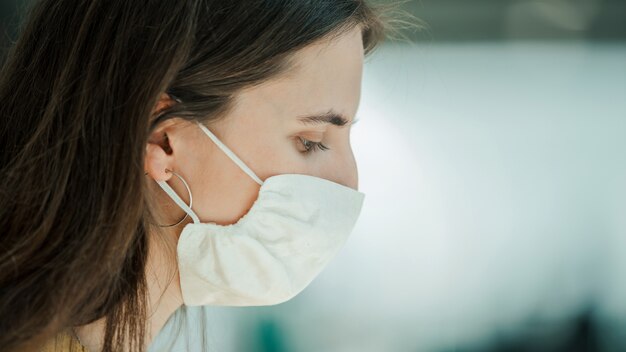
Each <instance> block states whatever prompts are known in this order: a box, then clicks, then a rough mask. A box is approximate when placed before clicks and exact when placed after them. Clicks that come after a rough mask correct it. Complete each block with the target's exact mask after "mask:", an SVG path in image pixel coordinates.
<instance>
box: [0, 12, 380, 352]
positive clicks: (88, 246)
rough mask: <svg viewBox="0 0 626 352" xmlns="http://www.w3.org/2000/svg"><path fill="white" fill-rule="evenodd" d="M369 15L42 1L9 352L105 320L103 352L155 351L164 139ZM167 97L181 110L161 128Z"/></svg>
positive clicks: (10, 101)
mask: <svg viewBox="0 0 626 352" xmlns="http://www.w3.org/2000/svg"><path fill="white" fill-rule="evenodd" d="M389 9H392V7H389V6H388V7H375V6H371V5H367V4H366V3H365V2H364V1H361V0H318V1H295V0H286V1H270V0H268V1H221V0H183V1H181V0H171V1H164V0H159V1H156V0H148V1H127V0H74V1H69V0H41V1H36V2H35V3H34V4H33V6H32V7H31V8H30V9H29V11H28V13H27V16H26V19H25V20H24V22H23V24H22V26H21V28H20V31H19V33H20V34H19V37H18V40H17V41H16V42H15V43H13V46H12V47H11V48H10V50H9V51H8V53H7V55H6V59H5V62H4V64H3V67H2V71H1V72H0V118H1V126H0V229H1V230H0V231H2V233H1V235H0V350H2V351H18V350H19V351H24V350H34V349H36V348H37V347H38V346H39V345H40V344H41V343H42V342H44V341H46V340H47V339H49V338H51V337H52V336H54V335H55V334H57V333H58V332H59V331H61V330H62V329H64V328H66V327H69V326H74V325H82V324H86V323H89V322H92V321H95V320H97V319H99V318H102V317H105V318H106V329H105V330H106V331H105V345H104V351H119V350H122V349H123V348H125V347H123V346H130V349H131V350H133V351H139V350H143V349H144V346H143V343H144V339H145V336H144V335H145V322H146V308H145V307H146V299H147V298H146V277H145V273H144V271H145V266H146V260H147V256H148V249H149V248H150V247H149V244H150V241H151V240H153V238H149V234H150V233H152V232H153V226H151V225H150V224H153V223H159V221H158V220H156V218H157V217H156V215H155V212H154V211H153V208H152V207H153V205H152V204H151V202H150V197H149V195H148V194H147V193H148V192H147V191H146V190H147V182H150V179H148V178H146V177H145V176H144V170H143V161H144V153H145V146H146V143H147V140H148V137H149V135H150V132H151V131H152V129H153V128H154V127H155V126H156V125H158V124H159V123H160V122H162V121H164V120H166V119H169V118H172V117H181V118H185V119H189V120H201V121H207V120H210V119H215V118H217V116H220V115H223V114H224V113H225V112H226V111H228V108H229V103H230V102H231V98H232V97H233V95H234V94H236V93H237V92H238V91H239V90H240V89H242V88H244V87H249V86H251V85H254V84H257V83H260V82H263V81H265V80H268V79H269V78H272V77H275V76H276V75H278V74H280V73H282V72H286V71H287V69H288V68H289V67H290V66H289V55H290V54H293V53H294V52H295V51H296V50H298V49H299V48H302V47H304V46H306V45H308V44H310V43H313V42H314V41H317V40H320V39H322V38H329V37H330V36H332V35H337V34H340V33H343V31H344V30H347V29H350V28H352V26H354V25H356V24H360V25H362V26H363V32H362V33H363V40H364V46H365V52H366V54H369V53H370V52H371V51H372V50H373V49H374V48H375V47H376V46H377V44H378V43H380V42H381V40H382V39H383V38H384V37H385V33H386V32H387V27H386V25H385V24H386V23H388V22H387V21H385V14H387V13H391V12H390V11H388V10H389ZM162 92H168V93H170V94H172V95H174V96H176V97H178V98H180V99H181V100H182V102H181V103H177V104H174V105H173V106H169V107H167V108H166V109H165V110H163V111H160V112H159V114H158V116H153V114H152V108H153V107H154V106H155V104H156V103H157V100H158V98H159V97H160V94H161V93H162Z"/></svg>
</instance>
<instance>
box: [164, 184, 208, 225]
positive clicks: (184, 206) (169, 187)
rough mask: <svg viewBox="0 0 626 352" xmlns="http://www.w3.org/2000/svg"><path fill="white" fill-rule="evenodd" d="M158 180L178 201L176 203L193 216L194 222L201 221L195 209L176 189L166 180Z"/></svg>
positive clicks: (173, 198) (174, 199)
mask: <svg viewBox="0 0 626 352" xmlns="http://www.w3.org/2000/svg"><path fill="white" fill-rule="evenodd" d="M156 182H157V183H158V184H159V186H161V188H162V189H163V190H164V191H165V192H166V193H167V194H168V195H169V196H170V197H171V198H172V200H173V201H174V202H176V204H178V206H179V207H181V208H182V209H183V210H184V211H185V212H186V213H187V214H189V216H191V218H192V219H193V222H194V224H198V223H200V219H199V218H198V215H196V213H194V212H193V210H191V208H190V207H189V206H188V205H187V204H185V202H184V201H183V200H182V199H180V197H179V196H178V194H176V192H175V191H174V189H173V188H172V187H171V186H170V185H169V184H168V183H167V182H166V181H156ZM183 182H184V180H183Z"/></svg>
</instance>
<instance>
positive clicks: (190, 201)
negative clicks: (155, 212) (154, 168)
mask: <svg viewBox="0 0 626 352" xmlns="http://www.w3.org/2000/svg"><path fill="white" fill-rule="evenodd" d="M165 172H169V173H171V174H173V175H174V176H176V177H178V179H179V180H181V181H182V182H183V185H185V188H187V193H189V208H191V206H192V205H193V197H192V196H191V189H189V185H188V184H187V182H186V181H185V179H184V178H183V177H182V176H180V175H179V174H177V173H175V172H174V171H172V170H170V169H165ZM147 174H148V173H147V172H146V173H145V174H144V175H147ZM188 216H189V214H187V213H185V217H184V218H182V219H180V221H179V222H177V223H175V224H172V225H160V224H155V225H157V226H159V227H172V226H176V225H178V224H180V223H181V222H183V221H184V220H185V219H187V217H188Z"/></svg>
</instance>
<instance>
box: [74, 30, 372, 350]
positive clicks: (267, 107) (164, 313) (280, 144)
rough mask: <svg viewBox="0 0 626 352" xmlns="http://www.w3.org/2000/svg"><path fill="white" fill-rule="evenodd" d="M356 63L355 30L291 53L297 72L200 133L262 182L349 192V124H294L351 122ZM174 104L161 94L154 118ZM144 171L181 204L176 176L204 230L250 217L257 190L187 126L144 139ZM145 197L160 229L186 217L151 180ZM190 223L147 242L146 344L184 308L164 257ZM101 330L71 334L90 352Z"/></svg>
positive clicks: (353, 172)
mask: <svg viewBox="0 0 626 352" xmlns="http://www.w3.org/2000/svg"><path fill="white" fill-rule="evenodd" d="M363 60H364V53H363V44H362V40H361V28H360V27H358V26H357V27H355V28H354V29H352V30H351V31H349V32H346V33H344V34H342V35H341V36H339V37H336V38H334V39H333V40H327V39H323V40H321V41H318V42H316V43H313V44H311V45H309V46H307V47H305V48H303V49H301V50H299V51H298V52H296V53H295V54H294V62H295V63H296V66H295V67H294V69H293V70H291V71H290V72H289V73H288V74H287V75H285V76H281V77H277V78H273V79H271V80H269V81H267V82H265V83H263V84H262V85H258V86H255V87H252V88H249V89H245V90H243V91H241V92H239V93H238V94H237V96H236V97H235V102H236V104H235V105H234V108H233V109H232V110H231V111H230V112H229V113H228V115H227V116H226V118H224V119H221V120H219V121H216V122H214V123H211V124H208V125H206V126H207V127H208V128H209V129H210V130H211V131H212V132H213V133H214V134H215V135H216V136H217V137H218V138H219V139H220V140H221V141H222V142H223V143H224V144H225V145H227V146H228V147H229V148H230V149H231V150H233V152H234V153H235V154H236V155H237V156H239V158H240V159H242V160H243V162H244V163H246V164H247V165H248V167H250V168H251V169H252V170H253V171H254V173H255V174H256V175H257V176H258V177H259V178H261V180H265V179H266V178H268V177H271V176H273V175H279V174H285V173H298V174H307V175H312V176H317V177H321V178H325V179H328V180H331V181H334V182H336V183H339V184H342V185H345V186H348V187H351V188H354V189H357V188H358V176H357V166H356V161H355V159H354V155H353V152H352V148H351V145H350V124H347V125H345V126H335V125H332V124H328V123H325V124H303V123H301V122H299V121H298V117H300V116H304V115H312V114H317V113H325V112H327V111H328V110H330V109H333V110H335V111H336V112H339V113H341V114H342V115H344V116H345V117H346V118H347V119H348V120H349V121H350V122H352V121H353V120H354V116H355V114H356V112H357V109H358V106H359V101H360V95H361V77H362V71H363ZM175 103H176V102H175V101H173V100H172V99H170V97H169V96H168V95H167V94H165V93H164V94H162V95H161V97H160V100H159V102H158V103H157V105H156V106H155V107H154V111H155V112H156V111H158V110H160V109H161V108H163V107H164V106H166V105H169V104H175ZM298 137H301V138H304V139H306V140H309V141H313V142H323V144H324V145H325V146H327V147H329V148H330V149H329V150H315V151H311V152H309V153H304V151H305V146H304V145H303V144H302V142H301V141H300V140H299V138H298ZM144 167H145V170H146V172H148V175H147V176H146V177H151V178H152V179H154V180H165V181H168V183H169V184H170V186H172V188H174V190H175V191H176V193H178V195H180V196H181V198H182V199H183V200H184V201H185V202H187V204H189V203H188V201H189V197H188V193H187V190H186V188H185V187H184V186H183V184H182V182H180V180H178V178H177V177H176V176H174V175H173V174H171V173H168V172H166V171H165V169H169V170H174V171H175V172H176V173H178V174H179V175H181V176H182V177H183V178H184V179H185V181H186V182H187V183H188V185H189V187H190V189H191V192H192V194H193V206H192V209H193V210H194V211H195V213H196V214H197V215H198V217H199V218H200V220H201V221H202V222H216V223H218V224H221V225H228V224H233V223H235V222H237V220H238V219H239V218H241V217H242V216H243V215H245V214H246V212H247V211H248V210H249V209H250V207H251V206H252V204H253V203H254V201H255V200H256V197H257V195H258V191H259V188H260V186H259V185H258V184H257V183H256V182H254V181H253V180H252V178H250V177H249V176H248V175H247V174H245V173H244V172H243V171H242V170H241V169H240V168H239V167H238V166H237V165H235V163H233V162H232V160H230V159H229V158H228V157H227V156H226V154H224V152H222V150H221V149H219V148H218V147H217V146H216V145H215V144H214V143H213V141H211V140H210V139H209V137H208V136H207V135H205V134H204V132H202V130H201V129H200V128H199V127H198V126H196V125H195V123H193V122H188V121H185V120H183V119H179V118H173V119H170V120H168V121H165V122H163V123H162V124H160V125H159V127H158V128H157V129H156V130H155V131H154V132H153V134H152V135H151V136H150V139H149V142H148V143H147V145H146V157H145V164H144ZM151 191H152V192H154V194H155V196H156V197H157V198H156V199H157V200H158V204H159V206H160V208H161V209H160V210H161V212H162V213H163V214H166V215H164V216H163V220H162V222H160V223H161V224H173V223H176V222H178V221H179V220H180V219H182V218H183V217H184V216H185V212H184V211H183V210H182V209H180V208H179V207H178V206H177V205H176V204H175V203H174V202H173V201H172V200H171V199H170V198H169V197H168V196H167V194H166V193H165V192H163V190H161V188H160V187H159V186H158V185H157V184H156V182H151ZM190 222H191V219H190V218H189V217H187V219H185V221H183V222H182V223H181V224H180V225H178V226H175V227H170V228H165V231H166V232H165V233H166V234H167V235H166V238H164V239H163V238H162V237H154V238H155V239H163V241H152V242H153V244H152V247H151V249H150V254H149V258H148V265H147V268H146V270H147V277H148V291H149V306H148V312H149V313H148V316H149V327H148V335H149V336H148V338H147V343H148V344H149V343H150V342H151V341H152V340H153V338H154V336H156V334H157V333H158V332H159V331H160V330H161V328H162V327H163V326H164V324H165V322H166V321H167V319H168V318H169V317H170V315H171V314H173V313H174V311H175V310H176V309H178V308H179V307H180V306H181V305H182V304H183V301H182V294H181V289H180V281H179V277H178V272H177V270H176V269H177V262H176V257H175V252H174V254H173V255H172V250H174V251H175V248H176V247H175V246H176V242H177V239H178V236H179V235H180V233H181V231H182V229H183V228H184V226H185V225H186V224H188V223H190ZM170 278H171V280H170ZM103 326H104V325H103V321H96V322H94V323H91V324H88V325H84V326H81V327H77V328H76V329H75V331H76V333H77V335H78V337H79V338H80V340H81V341H82V342H83V344H84V345H86V347H87V348H89V350H91V351H97V350H99V349H100V346H101V339H102V337H103Z"/></svg>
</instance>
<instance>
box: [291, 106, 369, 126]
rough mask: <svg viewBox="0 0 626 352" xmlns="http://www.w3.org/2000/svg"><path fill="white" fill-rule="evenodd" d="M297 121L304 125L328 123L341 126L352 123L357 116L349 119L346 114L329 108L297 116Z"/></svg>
mask: <svg viewBox="0 0 626 352" xmlns="http://www.w3.org/2000/svg"><path fill="white" fill-rule="evenodd" d="M298 121H300V122H301V123H302V124H305V125H312V124H324V123H330V124H332V125H335V126H339V127H341V126H347V125H354V124H355V123H356V122H357V121H358V118H355V119H353V120H352V121H350V120H349V119H348V118H347V117H346V116H344V115H342V114H340V113H338V112H336V111H334V110H332V109H331V110H328V111H327V112H325V113H322V114H316V115H308V116H300V117H298Z"/></svg>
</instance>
